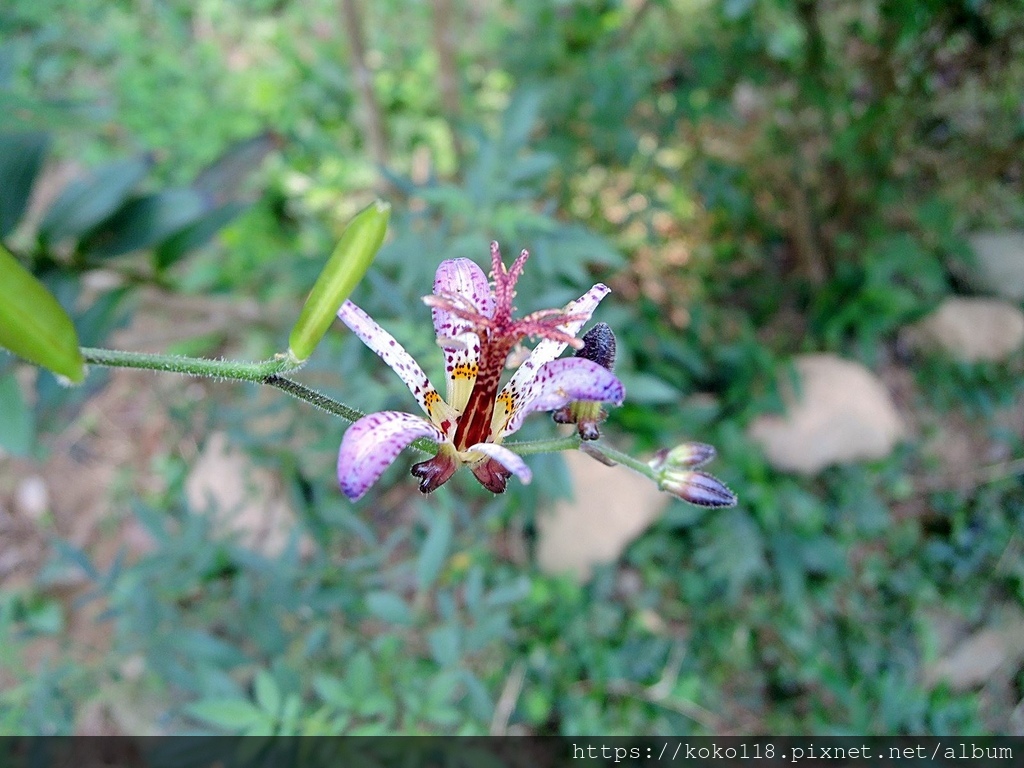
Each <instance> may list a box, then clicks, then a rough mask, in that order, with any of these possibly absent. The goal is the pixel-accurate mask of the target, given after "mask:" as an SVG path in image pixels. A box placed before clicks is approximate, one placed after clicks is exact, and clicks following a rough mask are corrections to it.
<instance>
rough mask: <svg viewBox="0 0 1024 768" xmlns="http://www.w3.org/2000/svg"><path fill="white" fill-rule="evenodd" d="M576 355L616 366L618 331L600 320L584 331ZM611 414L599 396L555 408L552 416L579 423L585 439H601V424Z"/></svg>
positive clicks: (604, 365) (580, 431)
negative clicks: (594, 398) (616, 338)
mask: <svg viewBox="0 0 1024 768" xmlns="http://www.w3.org/2000/svg"><path fill="white" fill-rule="evenodd" d="M576 357H582V358H583V359H584V360H590V361H591V362H594V363H597V364H598V365H600V366H602V367H604V368H607V369H608V370H609V371H610V370H612V368H613V367H614V366H615V333H614V332H613V331H612V329H611V327H610V326H609V325H608V323H598V324H597V325H595V326H594V327H593V328H591V329H590V330H589V331H587V332H586V333H585V334H583V347H582V349H578V350H577V351H576ZM607 415H608V414H607V413H606V412H605V410H604V409H603V408H602V407H601V403H599V402H597V401H596V400H576V401H575V402H572V403H569V405H566V406H565V407H563V408H559V409H558V410H557V411H554V412H552V414H551V418H552V419H554V420H555V422H556V423H558V424H575V425H576V428H577V429H578V430H579V433H580V439H581V440H597V438H599V437H600V436H601V431H600V430H599V429H598V428H597V425H598V424H600V423H601V422H602V421H604V420H605V418H606V417H607Z"/></svg>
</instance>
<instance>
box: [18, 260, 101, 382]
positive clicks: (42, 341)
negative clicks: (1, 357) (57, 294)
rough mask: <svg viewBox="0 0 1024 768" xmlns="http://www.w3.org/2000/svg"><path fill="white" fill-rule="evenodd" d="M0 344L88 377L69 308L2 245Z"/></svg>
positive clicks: (61, 371) (62, 371)
mask: <svg viewBox="0 0 1024 768" xmlns="http://www.w3.org/2000/svg"><path fill="white" fill-rule="evenodd" d="M0 347H6V348H7V349H9V350H11V351H12V352H13V353H14V354H16V355H19V356H21V357H23V358H25V359H26V360H28V361H30V362H33V363H35V364H36V365H41V366H43V367H44V368H49V369H50V370H51V371H53V372H54V373H59V374H61V375H62V376H66V377H67V378H68V379H70V380H71V381H74V382H79V381H82V379H84V378H85V364H84V361H83V360H82V353H81V352H80V351H79V349H78V334H76V333H75V326H74V324H73V323H72V322H71V318H70V317H68V314H67V312H65V311H64V308H63V307H61V305H60V304H59V303H58V302H57V300H56V299H55V298H54V297H53V295H52V294H51V293H50V292H49V291H48V290H46V288H45V287H44V286H43V284H42V283H40V282H39V281H38V280H37V279H36V278H35V277H33V276H32V273H31V272H29V271H28V270H27V269H25V268H24V267H23V266H21V264H19V263H18V261H17V260H16V259H15V258H14V256H12V255H11V254H10V252H9V251H8V250H7V249H6V248H4V247H3V246H2V245H0Z"/></svg>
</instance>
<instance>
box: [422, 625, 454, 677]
mask: <svg viewBox="0 0 1024 768" xmlns="http://www.w3.org/2000/svg"><path fill="white" fill-rule="evenodd" d="M427 642H428V643H429V645H430V652H431V653H432V654H433V656H434V660H435V661H436V662H437V663H438V664H440V665H441V666H445V667H450V666H455V665H456V664H458V663H459V658H460V657H461V655H462V650H461V646H462V643H461V641H460V638H459V627H457V626H454V625H452V624H446V625H445V626H443V627H438V628H437V629H435V630H434V631H433V632H431V633H430V636H429V637H428V638H427Z"/></svg>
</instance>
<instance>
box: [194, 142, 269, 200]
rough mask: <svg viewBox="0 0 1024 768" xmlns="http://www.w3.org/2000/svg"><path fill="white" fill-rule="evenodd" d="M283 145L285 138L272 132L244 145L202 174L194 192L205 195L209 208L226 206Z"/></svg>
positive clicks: (226, 154) (234, 149)
mask: <svg viewBox="0 0 1024 768" xmlns="http://www.w3.org/2000/svg"><path fill="white" fill-rule="evenodd" d="M281 144H282V139H281V137H280V136H278V135H277V134H276V133H273V132H271V131H265V132H264V133H261V134H259V135H258V136H253V137H252V138H249V139H245V140H243V141H240V142H238V143H236V144H234V145H232V146H231V147H229V148H228V149H227V151H225V152H224V153H223V154H222V155H221V156H220V157H218V158H217V159H216V160H214V161H213V162H212V163H210V164H209V165H208V166H206V168H204V169H203V170H202V171H200V173H199V175H198V176H197V177H196V180H195V182H194V183H193V185H192V188H193V189H195V190H196V191H197V192H200V193H202V194H203V196H204V197H205V198H206V200H207V204H208V205H211V206H213V205H216V206H221V205H224V204H225V203H227V202H228V201H229V200H230V199H231V198H232V197H234V196H236V195H237V194H238V193H239V192H240V188H241V186H242V184H243V183H244V182H245V180H246V178H247V177H248V176H250V175H251V174H252V173H253V171H255V170H256V169H257V168H258V167H259V166H260V164H261V163H262V162H263V160H264V159H266V157H267V155H269V154H270V153H271V152H273V151H274V150H275V149H278V148H279V147H280V146H281Z"/></svg>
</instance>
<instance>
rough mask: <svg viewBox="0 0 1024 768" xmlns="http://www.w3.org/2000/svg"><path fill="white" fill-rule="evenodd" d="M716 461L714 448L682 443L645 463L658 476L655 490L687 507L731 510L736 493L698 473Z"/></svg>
mask: <svg viewBox="0 0 1024 768" xmlns="http://www.w3.org/2000/svg"><path fill="white" fill-rule="evenodd" d="M714 458H715V448H714V446H711V445H708V444H707V443H682V444H681V445H677V446H676V447H675V448H672V449H668V448H663V449H662V450H660V451H658V453H656V454H655V455H654V458H653V459H651V460H650V461H649V462H648V464H649V465H650V467H651V469H653V470H654V471H655V472H657V473H658V478H657V479H658V487H659V488H660V489H661V490H663V491H667V492H668V493H671V494H672V495H673V496H677V497H679V498H680V499H682V500H683V501H687V502H689V503H690V504H696V505H698V506H701V507H732V506H735V505H736V494H734V493H733V492H732V491H730V490H729V488H728V487H727V486H726V485H725V483H723V482H722V481H721V480H719V479H718V478H717V477H715V476H714V475H710V474H708V473H707V472H698V471H697V467H702V466H704V465H705V464H707V463H708V462H709V461H711V460H712V459H714Z"/></svg>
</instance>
